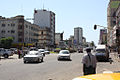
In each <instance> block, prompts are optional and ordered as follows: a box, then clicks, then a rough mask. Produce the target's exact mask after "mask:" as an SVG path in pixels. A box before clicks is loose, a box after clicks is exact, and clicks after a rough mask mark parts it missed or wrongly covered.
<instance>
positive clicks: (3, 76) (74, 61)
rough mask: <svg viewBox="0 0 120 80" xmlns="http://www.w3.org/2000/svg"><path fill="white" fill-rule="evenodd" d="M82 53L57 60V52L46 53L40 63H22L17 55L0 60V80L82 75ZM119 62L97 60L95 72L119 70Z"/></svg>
mask: <svg viewBox="0 0 120 80" xmlns="http://www.w3.org/2000/svg"><path fill="white" fill-rule="evenodd" d="M82 56H83V53H72V55H71V61H67V60H64V61H63V60H62V61H57V54H50V55H46V56H45V58H44V62H42V63H27V64H24V63H23V59H18V58H17V55H14V56H13V57H10V58H9V59H1V61H0V80H72V79H73V78H75V77H78V76H82V63H81V58H82ZM119 67H120V62H118V61H114V62H113V63H112V64H110V63H109V62H98V65H97V73H102V72H103V71H109V70H110V71H120V69H119Z"/></svg>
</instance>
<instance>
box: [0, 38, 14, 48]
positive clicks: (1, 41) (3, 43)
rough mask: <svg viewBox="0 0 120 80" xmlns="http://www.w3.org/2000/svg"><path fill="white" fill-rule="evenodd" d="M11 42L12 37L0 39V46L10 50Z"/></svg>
mask: <svg viewBox="0 0 120 80" xmlns="http://www.w3.org/2000/svg"><path fill="white" fill-rule="evenodd" d="M12 42H13V38H12V37H8V38H1V39H0V46H1V47H3V48H10V47H11V45H12Z"/></svg>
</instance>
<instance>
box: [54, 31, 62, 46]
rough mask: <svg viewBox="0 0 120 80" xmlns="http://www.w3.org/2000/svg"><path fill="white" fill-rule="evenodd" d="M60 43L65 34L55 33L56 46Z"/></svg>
mask: <svg viewBox="0 0 120 80" xmlns="http://www.w3.org/2000/svg"><path fill="white" fill-rule="evenodd" d="M60 41H63V33H55V44H56V45H59V43H60Z"/></svg>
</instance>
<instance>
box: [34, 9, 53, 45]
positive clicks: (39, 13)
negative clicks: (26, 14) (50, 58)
mask: <svg viewBox="0 0 120 80" xmlns="http://www.w3.org/2000/svg"><path fill="white" fill-rule="evenodd" d="M34 24H36V25H38V26H40V27H43V28H45V27H47V28H49V29H50V31H49V32H48V33H49V34H50V36H51V37H50V41H51V43H50V45H54V44H55V13H54V12H52V11H47V10H45V9H42V10H34Z"/></svg>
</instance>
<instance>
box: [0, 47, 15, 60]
mask: <svg viewBox="0 0 120 80" xmlns="http://www.w3.org/2000/svg"><path fill="white" fill-rule="evenodd" d="M13 54H14V52H13V51H11V50H10V49H4V48H0V56H3V57H4V58H8V57H9V56H13Z"/></svg>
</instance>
